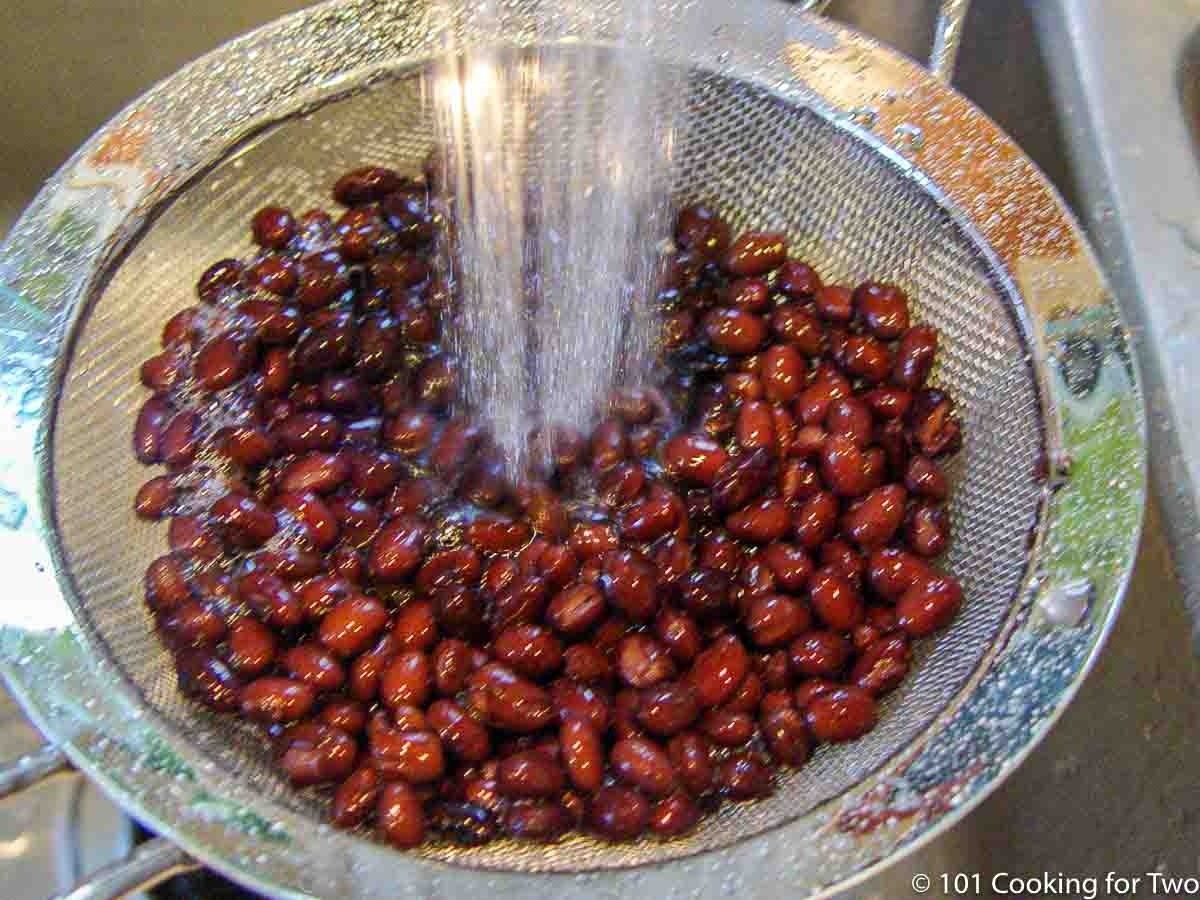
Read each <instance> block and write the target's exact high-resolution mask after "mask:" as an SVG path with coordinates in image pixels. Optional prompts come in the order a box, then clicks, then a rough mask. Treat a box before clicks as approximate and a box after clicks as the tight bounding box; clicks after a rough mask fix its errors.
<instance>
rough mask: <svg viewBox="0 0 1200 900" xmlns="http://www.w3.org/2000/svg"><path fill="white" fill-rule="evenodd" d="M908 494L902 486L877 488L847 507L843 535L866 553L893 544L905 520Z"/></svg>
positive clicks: (843, 518)
mask: <svg viewBox="0 0 1200 900" xmlns="http://www.w3.org/2000/svg"><path fill="white" fill-rule="evenodd" d="M907 499H908V492H907V491H905V490H904V488H903V487H902V486H900V485H898V484H888V485H884V486H883V487H881V488H876V489H875V490H873V491H871V493H869V494H867V495H866V496H865V497H863V498H862V499H861V500H858V501H856V502H855V503H853V504H851V505H850V507H849V508H847V510H846V512H845V513H843V515H842V533H843V534H845V535H846V536H847V537H849V538H850V540H852V541H854V543H856V544H858V546H859V547H861V548H863V550H871V549H874V548H876V547H881V546H883V545H884V544H886V543H888V542H889V541H891V539H892V537H893V536H894V535H895V534H896V531H897V530H898V529H899V528H900V523H901V522H903V521H904V504H905V501H906V500H907Z"/></svg>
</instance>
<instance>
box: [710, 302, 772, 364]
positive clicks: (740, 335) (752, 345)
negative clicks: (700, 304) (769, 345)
mask: <svg viewBox="0 0 1200 900" xmlns="http://www.w3.org/2000/svg"><path fill="white" fill-rule="evenodd" d="M703 325H704V331H705V334H707V335H708V341H709V343H710V344H712V345H713V346H714V347H715V348H717V349H718V350H720V351H722V352H724V353H736V354H741V355H745V354H747V353H753V352H754V351H756V350H757V349H758V348H759V347H761V346H762V344H763V341H765V340H766V337H767V323H766V322H765V321H763V319H762V317H760V316H756V315H754V313H750V312H746V311H745V310H743V309H731V308H729V307H717V308H716V309H713V310H710V311H709V312H708V313H707V314H706V315H705V316H704V321H703Z"/></svg>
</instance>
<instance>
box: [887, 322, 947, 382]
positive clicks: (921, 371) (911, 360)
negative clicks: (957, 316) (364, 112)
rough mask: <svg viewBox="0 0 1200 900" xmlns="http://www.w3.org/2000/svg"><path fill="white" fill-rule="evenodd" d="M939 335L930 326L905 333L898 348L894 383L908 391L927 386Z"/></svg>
mask: <svg viewBox="0 0 1200 900" xmlns="http://www.w3.org/2000/svg"><path fill="white" fill-rule="evenodd" d="M937 345H938V334H937V331H936V330H935V329H933V328H931V327H930V326H928V325H915V326H913V327H912V328H910V329H908V330H907V331H906V332H904V336H903V337H901V338H900V343H899V345H898V346H897V347H896V360H895V363H894V364H893V366H892V382H893V383H895V384H897V385H899V386H900V387H902V388H907V389H908V390H910V391H912V390H916V389H917V388H919V387H922V386H923V385H924V384H925V380H926V379H927V378H928V377H929V373H930V371H931V370H932V369H933V361H934V357H935V356H937Z"/></svg>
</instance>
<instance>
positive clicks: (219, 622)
mask: <svg viewBox="0 0 1200 900" xmlns="http://www.w3.org/2000/svg"><path fill="white" fill-rule="evenodd" d="M162 626H163V630H164V631H167V632H169V633H171V634H172V635H174V637H175V640H176V641H178V642H179V643H180V644H185V645H189V646H192V647H204V646H211V645H213V644H216V643H218V642H219V641H220V640H221V638H223V637H224V636H225V620H224V619H223V618H221V616H220V615H219V614H218V613H217V612H216V611H215V610H213V609H212V608H211V606H209V605H208V604H206V603H197V602H194V601H192V602H188V603H184V604H183V605H182V606H179V607H177V608H176V609H175V610H173V611H172V612H171V613H170V614H169V615H168V616H167V617H166V618H165V619H163V620H162Z"/></svg>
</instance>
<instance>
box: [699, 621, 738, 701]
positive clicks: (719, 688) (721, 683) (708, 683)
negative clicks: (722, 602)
mask: <svg viewBox="0 0 1200 900" xmlns="http://www.w3.org/2000/svg"><path fill="white" fill-rule="evenodd" d="M748 666H749V657H748V656H747V655H746V648H745V647H743V646H742V643H741V641H739V640H738V639H737V638H736V637H734V636H732V635H726V636H724V637H721V638H718V639H717V640H715V641H713V643H711V644H709V645H708V646H707V647H706V648H705V649H704V650H703V651H701V652H700V654H699V655H698V656H697V657H696V661H695V662H694V663H693V664H692V668H691V669H690V670H688V673H687V675H686V681H687V682H688V684H689V685H691V687H692V689H693V690H695V692H696V696H697V698H698V699H699V700H700V703H701V705H702V706H705V707H708V706H720V705H721V703H723V702H724V701H725V700H727V699H728V698H729V696H730V695H731V694H732V693H733V692H734V690H735V689H736V688H737V686H738V685H739V684H740V683H741V681H742V679H743V678H745V677H746V671H747V668H748Z"/></svg>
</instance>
